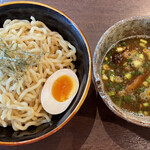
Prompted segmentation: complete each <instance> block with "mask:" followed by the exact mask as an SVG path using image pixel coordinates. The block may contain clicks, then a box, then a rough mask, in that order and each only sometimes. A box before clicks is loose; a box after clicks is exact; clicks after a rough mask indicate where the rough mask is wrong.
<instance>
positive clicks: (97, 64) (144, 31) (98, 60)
mask: <svg viewBox="0 0 150 150" xmlns="http://www.w3.org/2000/svg"><path fill="white" fill-rule="evenodd" d="M138 35H139V36H140V35H144V36H150V17H149V16H145V17H139V16H135V17H131V18H129V19H124V20H121V21H119V22H118V23H116V24H114V25H113V26H112V27H110V28H109V29H108V30H107V31H106V32H105V33H104V34H103V35H102V37H101V38H100V40H99V42H98V43H97V46H96V49H95V52H94V58H93V73H94V80H95V84H96V87H97V90H98V92H99V94H100V96H101V97H102V99H103V101H104V102H105V104H106V105H107V106H108V108H109V109H110V110H111V111H112V112H114V113H115V114H116V115H118V116H119V117H121V118H123V119H125V120H126V121H129V122H132V123H134V124H137V125H141V126H146V127H150V116H145V117H140V116H136V115H134V114H133V113H130V112H127V111H123V110H122V109H121V108H119V107H118V106H116V105H115V104H114V103H113V102H112V100H111V99H110V97H109V96H108V95H107V93H106V92H105V90H104V85H103V81H102V79H101V66H102V63H103V59H104V57H105V55H106V54H107V52H108V50H109V48H110V47H111V46H112V45H113V44H115V43H116V42H118V41H120V40H122V39H125V38H128V37H131V36H138Z"/></svg>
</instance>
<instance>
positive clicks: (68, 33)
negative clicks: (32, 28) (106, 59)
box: [0, 1, 91, 145]
mask: <svg viewBox="0 0 150 150" xmlns="http://www.w3.org/2000/svg"><path fill="white" fill-rule="evenodd" d="M30 16H34V17H35V19H36V20H40V21H42V22H44V23H45V24H46V25H47V27H48V28H50V29H51V30H52V31H57V32H58V33H59V34H61V35H62V36H63V38H64V39H65V40H67V41H69V42H70V43H71V44H72V45H74V46H75V47H76V49H77V53H76V54H77V61H76V62H75V66H76V69H77V76H78V78H79V83H80V85H79V86H80V87H79V90H78V93H77V95H76V96H75V98H74V99H73V101H72V103H71V104H70V106H69V107H68V108H67V110H66V111H65V112H63V113H61V114H59V115H55V116H53V117H52V122H50V123H45V124H42V125H40V126H38V127H34V126H32V127H29V128H28V129H27V130H25V131H16V132H15V131H13V130H12V128H11V127H7V128H3V127H0V145H21V144H28V143H32V142H35V141H38V140H41V139H43V138H46V137H47V136H49V135H51V134H53V133H55V132H56V131H58V130H59V129H61V128H62V127H63V126H64V125H65V124H66V123H68V121H69V120H70V119H71V118H72V117H73V116H74V115H75V114H76V113H77V111H78V110H79V108H80V107H81V105H82V103H83V102H84V100H85V98H86V95H87V93H88V90H89V87H90V83H91V54H90V50H89V46H88V44H87V41H86V39H85V37H84V35H83V34H82V32H81V31H80V29H79V28H78V27H77V25H76V24H75V23H74V22H73V21H72V20H71V19H70V18H69V17H67V16H66V15H65V14H64V13H62V12H61V11H59V10H57V9H55V8H53V7H51V6H48V5H45V4H42V3H37V2H29V1H16V2H9V3H4V4H1V5H0V27H2V25H3V23H4V21H5V20H6V19H27V20H30Z"/></svg>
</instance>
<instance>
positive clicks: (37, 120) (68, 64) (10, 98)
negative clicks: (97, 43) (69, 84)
mask: <svg viewBox="0 0 150 150" xmlns="http://www.w3.org/2000/svg"><path fill="white" fill-rule="evenodd" d="M0 39H1V40H2V41H3V43H4V44H5V45H6V46H7V47H11V49H12V50H13V49H15V48H16V46H18V49H19V50H20V51H26V52H29V53H31V54H33V55H35V56H41V58H40V59H37V62H36V63H37V65H35V66H27V67H26V70H25V73H24V76H23V78H21V79H20V80H19V81H14V77H12V76H10V75H3V73H1V71H0V79H1V80H0V116H1V117H0V126H3V127H7V126H12V128H13V129H14V130H15V131H17V130H26V129H27V128H28V127H29V126H32V125H34V126H38V125H41V124H42V123H46V122H50V121H51V114H48V113H47V112H45V111H44V110H43V108H42V105H41V101H40V93H41V90H42V87H43V85H44V83H45V81H46V79H47V78H48V77H49V76H50V75H52V74H53V73H54V72H55V71H57V70H59V69H62V68H69V69H72V70H73V71H76V69H75V66H74V64H73V61H75V60H76V55H75V53H76V49H75V47H74V46H73V45H71V44H70V43H69V42H68V41H65V40H64V39H63V37H62V36H61V35H60V34H59V33H57V32H54V31H51V30H50V29H48V27H47V26H46V25H45V24H44V23H43V22H41V21H36V20H35V18H34V17H31V22H29V21H28V20H17V19H15V20H10V19H7V20H6V21H5V22H4V24H3V28H0ZM11 49H10V50H11ZM41 52H42V55H41ZM26 57H28V58H30V56H26Z"/></svg>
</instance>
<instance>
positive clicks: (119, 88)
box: [115, 84, 123, 90]
mask: <svg viewBox="0 0 150 150" xmlns="http://www.w3.org/2000/svg"><path fill="white" fill-rule="evenodd" d="M122 88H123V87H122V85H121V84H116V85H115V89H116V90H122Z"/></svg>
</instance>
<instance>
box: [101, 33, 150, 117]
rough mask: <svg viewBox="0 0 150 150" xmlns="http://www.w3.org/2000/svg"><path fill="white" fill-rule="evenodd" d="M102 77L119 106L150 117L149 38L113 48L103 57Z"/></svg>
mask: <svg viewBox="0 0 150 150" xmlns="http://www.w3.org/2000/svg"><path fill="white" fill-rule="evenodd" d="M101 78H102V81H103V83H104V88H105V91H106V92H107V94H108V95H109V96H110V98H111V100H112V101H113V102H114V103H115V104H116V105H117V106H118V107H120V108H122V109H123V110H127V111H129V112H133V113H135V114H137V115H142V116H149V115H150V37H145V36H142V37H131V38H128V39H125V40H122V41H119V42H117V43H116V44H115V45H113V46H112V47H111V48H110V50H109V51H108V53H107V54H106V56H105V57H104V60H103V64H102V70H101Z"/></svg>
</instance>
